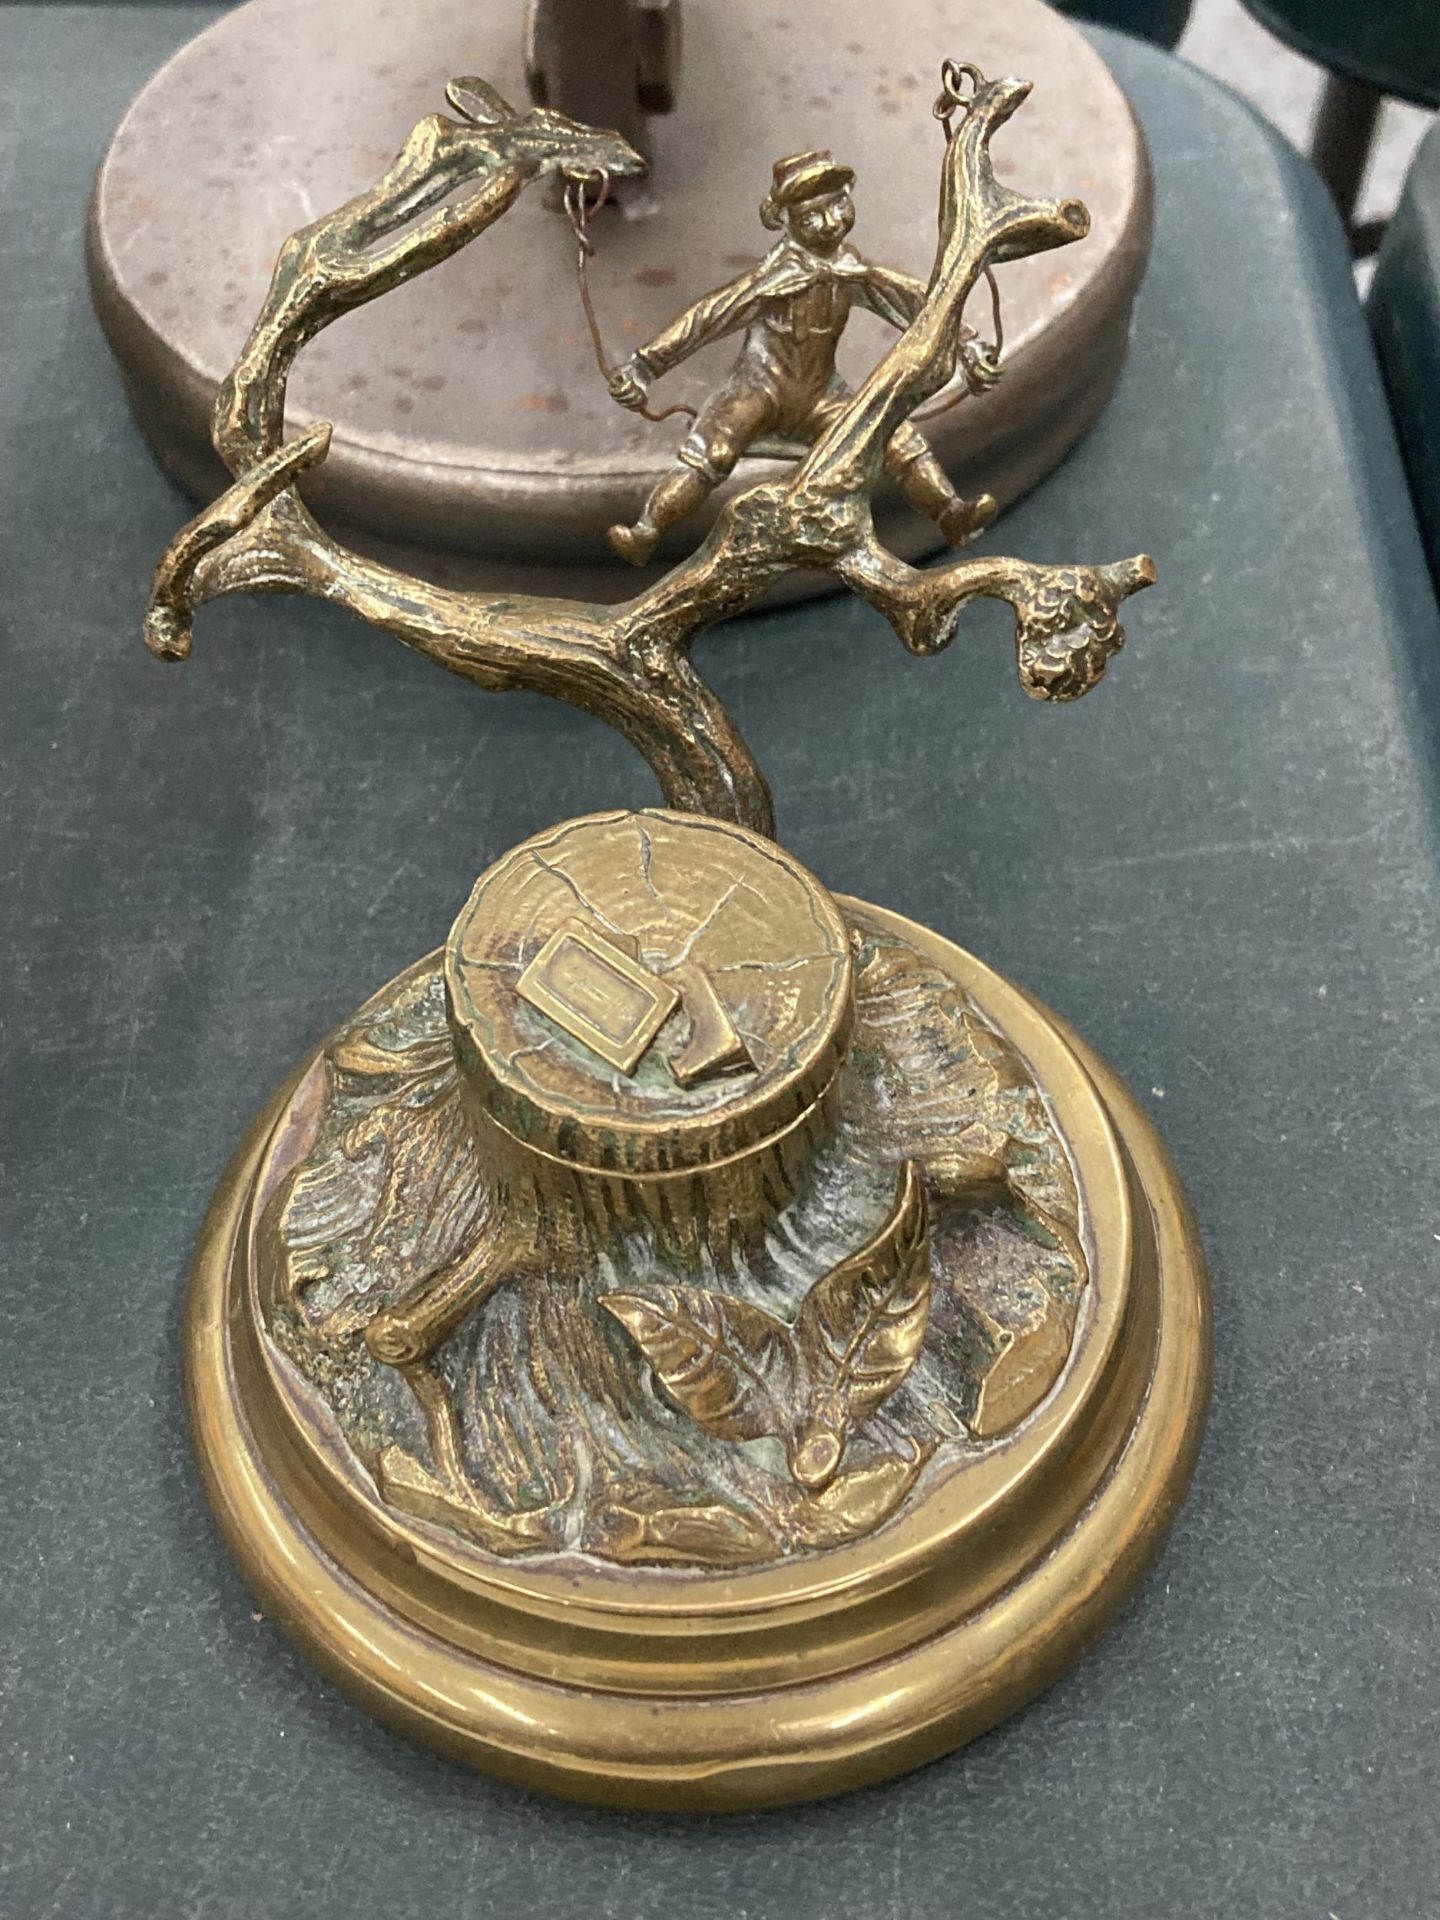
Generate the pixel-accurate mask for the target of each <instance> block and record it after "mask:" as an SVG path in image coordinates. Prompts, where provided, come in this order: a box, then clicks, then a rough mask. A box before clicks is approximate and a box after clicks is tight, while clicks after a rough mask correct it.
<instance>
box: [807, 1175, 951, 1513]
mask: <svg viewBox="0 0 1440 1920" xmlns="http://www.w3.org/2000/svg"><path fill="white" fill-rule="evenodd" d="M929 1320H930V1235H929V1220H928V1213H927V1209H926V1205H925V1189H924V1187H923V1186H922V1185H921V1182H920V1173H919V1169H918V1167H917V1166H916V1164H915V1162H914V1161H913V1160H907V1161H906V1162H905V1164H904V1166H903V1167H902V1168H901V1169H900V1179H899V1182H898V1184H897V1186H896V1189H895V1205H894V1207H893V1208H892V1210H891V1214H890V1218H889V1219H888V1220H887V1221H886V1223H885V1225H884V1226H883V1227H882V1228H881V1229H880V1231H879V1233H878V1234H876V1236H875V1238H874V1239H873V1240H872V1241H871V1242H870V1243H869V1245H868V1246H865V1247H862V1248H861V1249H860V1251H859V1252H858V1253H854V1254H851V1256H850V1258H849V1259H848V1260H842V1261H841V1263H840V1265H839V1266H838V1267H832V1268H831V1270H830V1271H829V1273H827V1274H825V1275H824V1276H823V1277H822V1278H821V1279H819V1280H817V1281H816V1283H815V1285H814V1286H813V1287H812V1288H811V1289H810V1291H809V1293H808V1294H806V1296H805V1299H804V1301H803V1302H802V1303H801V1307H800V1312H799V1315H798V1317H797V1318H796V1322H795V1338H796V1341H797V1343H798V1345H799V1348H800V1351H801V1354H802V1355H803V1357H804V1366H805V1371H806V1374H807V1375H808V1377H809V1380H810V1382H811V1398H810V1403H809V1406H808V1407H807V1410H806V1417H805V1419H804V1421H803V1422H802V1424H801V1426H800V1429H799V1432H798V1433H797V1435H796V1437H795V1440H794V1443H793V1445H792V1447H791V1449H790V1471H791V1472H792V1473H793V1474H794V1476H795V1478H796V1480H798V1481H799V1483H800V1485H801V1486H802V1487H809V1488H811V1489H818V1488H820V1487H824V1486H826V1485H828V1484H829V1482H830V1481H831V1480H832V1479H833V1478H834V1476H835V1472H836V1469H837V1468H838V1467H839V1465H840V1456H841V1454H842V1453H843V1452H844V1450H845V1441H846V1438H847V1436H848V1435H849V1433H850V1431H851V1429H852V1428H853V1427H857V1426H859V1425H860V1424H861V1422H862V1421H864V1420H867V1419H869V1417H870V1415H871V1414H872V1413H874V1411H875V1410H876V1408H877V1407H878V1406H880V1404H881V1402H882V1401H885V1400H888V1399H889V1397H890V1395H891V1394H892V1393H893V1392H894V1391H895V1389H896V1388H897V1387H898V1386H899V1385H900V1383H901V1381H902V1380H903V1379H904V1378H905V1376H906V1374H907V1373H909V1371H910V1369H911V1367H913V1366H914V1364H915V1360H916V1357H917V1356H918V1354H919V1352H920V1347H921V1343H922V1342H923V1341H924V1338H925V1329H926V1327H927V1325H928V1324H929Z"/></svg>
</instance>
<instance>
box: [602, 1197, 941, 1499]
mask: <svg viewBox="0 0 1440 1920" xmlns="http://www.w3.org/2000/svg"><path fill="white" fill-rule="evenodd" d="M600 1304H601V1306H602V1307H604V1308H606V1310H607V1311H608V1312H610V1313H612V1314H613V1315H614V1316H615V1318H616V1319H617V1320H618V1321H619V1322H620V1324H621V1325H622V1326H623V1327H624V1328H625V1330H626V1331H627V1332H628V1333H629V1334H630V1336H631V1338H632V1339H633V1340H634V1341H635V1343H636V1345H637V1346H638V1347H639V1348H640V1350H641V1352H642V1353H643V1354H644V1355H645V1357H646V1359H647V1360H648V1361H649V1362H650V1364H651V1366H652V1367H653V1368H654V1370H655V1374H656V1377H657V1378H658V1380H659V1381H660V1384H661V1385H662V1386H663V1387H664V1389H665V1391H666V1392H667V1393H668V1394H669V1396H670V1398H671V1399H672V1400H673V1401H674V1402H675V1404H676V1406H678V1407H679V1408H680V1409H681V1410H682V1411H683V1412H685V1413H688V1414H689V1416H690V1418H691V1419H692V1420H694V1421H695V1422H696V1423H697V1424H698V1425H699V1426H702V1427H704V1428H705V1430H706V1431H707V1432H708V1433H713V1434H714V1435H715V1436H716V1437H717V1439H721V1440H758V1439H761V1438H763V1437H766V1436H775V1437H778V1438H780V1439H783V1440H784V1442H785V1453H786V1458H787V1460H788V1462H789V1466H790V1471H791V1474H792V1475H793V1477H794V1479H795V1480H796V1482H797V1484H798V1485H800V1486H802V1487H804V1488H805V1489H806V1491H807V1492H810V1493H818V1492H820V1491H821V1490H822V1489H824V1488H825V1487H827V1486H829V1484H830V1483H831V1481H832V1480H833V1479H834V1478H835V1475H836V1473H837V1472H838V1471H839V1467H840V1462H841V1459H842V1457H843V1455H844V1452H845V1447H846V1444H847V1442H848V1441H849V1438H850V1436H851V1434H852V1433H853V1432H854V1430H855V1429H856V1428H857V1427H859V1426H861V1425H863V1423H864V1422H865V1421H866V1420H868V1419H869V1417H870V1415H871V1414H872V1413H874V1412H875V1411H876V1409H877V1408H878V1407H879V1406H880V1405H881V1404H882V1403H883V1402H884V1401H886V1400H888V1399H889V1397H890V1395H891V1394H892V1393H894V1391H895V1389H896V1388H897V1387H898V1386H899V1385H900V1384H901V1382H902V1381H903V1380H904V1379H905V1376H906V1375H907V1374H908V1373H909V1371H910V1369H911V1368H912V1367H913V1366H914V1364H915V1361H916V1359H917V1357H918V1356H919V1353H920V1348H921V1345H922V1343H923V1342H924V1339H925V1329H926V1326H927V1325H928V1324H929V1318H930V1235H929V1223H928V1214H927V1210H926V1204H925V1189H924V1186H923V1185H922V1184H921V1180H920V1172H919V1168H918V1166H917V1165H916V1163H915V1162H914V1161H913V1160H907V1161H906V1162H905V1163H904V1165H903V1166H902V1167H901V1169H900V1177H899V1180H898V1182H897V1185H896V1189H895V1203H894V1205H893V1207H892V1208H891V1210H890V1215H889V1218H888V1219H887V1220H886V1222H885V1224H884V1226H883V1227H881V1229H880V1231H879V1232H878V1233H877V1234H876V1235H875V1237H874V1239H873V1240H871V1241H869V1242H868V1243H867V1244H866V1245H865V1246H863V1247H861V1248H860V1250H859V1252H858V1253H853V1254H851V1255H850V1257H849V1258H848V1259H846V1260H842V1261H841V1262H840V1264H839V1265H838V1266H836V1267H832V1268H831V1269H830V1271H829V1272H828V1273H826V1274H823V1275H822V1276H821V1278H820V1279H819V1280H817V1281H816V1283H815V1285H814V1286H813V1287H812V1288H811V1289H810V1291H809V1293H808V1294H806V1296H805V1298H804V1300H803V1301H802V1302H801V1303H800V1311H799V1313H798V1314H797V1315H796V1318H795V1322H794V1324H793V1325H789V1324H787V1323H786V1322H785V1321H783V1320H780V1319H777V1318H776V1316H775V1315H774V1314H772V1313H768V1312H767V1311H766V1310H765V1309H764V1308H763V1307H758V1306H756V1305H754V1304H753V1303H752V1302H750V1301H748V1300H737V1299H733V1298H731V1297H730V1296H729V1295H726V1294H721V1293H714V1292H712V1291H710V1290H709V1289H708V1288H705V1287H663V1288H657V1289H656V1291H655V1292H654V1293H645V1294H642V1293H609V1294H602V1295H601V1298H600Z"/></svg>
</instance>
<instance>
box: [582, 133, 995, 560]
mask: <svg viewBox="0 0 1440 1920" xmlns="http://www.w3.org/2000/svg"><path fill="white" fill-rule="evenodd" d="M854 179H855V170H854V168H853V167H846V166H841V165H839V164H837V162H836V161H835V160H834V159H833V158H832V157H831V155H830V154H829V153H828V152H823V151H819V150H816V151H812V152H809V153H796V154H791V155H790V156H789V157H788V158H786V159H784V160H777V161H776V162H775V167H774V178H773V181H772V184H771V188H770V192H769V193H768V194H767V195H766V197H765V199H764V200H763V201H762V202H761V205H760V218H761V220H762V221H763V223H764V224H765V225H766V226H767V227H769V228H771V229H772V230H777V231H780V232H781V234H782V237H781V239H780V240H779V241H778V242H777V244H776V245H775V246H773V247H772V248H771V249H770V251H769V253H767V254H766V255H765V257H764V259H763V260H760V261H757V263H756V264H755V266H753V267H752V268H751V269H750V271H749V272H748V273H742V274H741V275H740V277H739V278H738V279H737V280H732V281H731V282H730V284H729V285H728V286H724V287H717V288H716V290H715V292H714V293H707V294H706V295H705V296H704V298H703V299H700V300H697V301H696V302H695V304H694V306H692V307H689V308H687V309H686V311H685V312H684V313H682V314H681V315H680V316H679V318H678V319H676V320H672V321H671V323H670V325H669V326H668V327H666V328H665V329H664V331H663V332H661V333H658V334H656V336H655V338H654V339H653V340H651V341H649V342H647V344H646V345H645V346H643V347H640V348H638V349H637V350H636V352H635V353H633V354H632V355H631V356H630V358H629V359H628V360H627V361H626V362H625V363H624V364H623V365H622V366H619V367H617V368H616V370H615V372H614V374H613V375H612V376H611V380H610V392H611V395H612V396H613V398H614V399H616V400H618V401H619V402H620V404H621V405H622V406H625V407H642V406H644V404H645V401H646V396H647V394H648V391H649V387H650V382H651V381H652V380H654V379H657V378H658V377H659V376H660V375H661V374H663V373H668V372H669V370H670V368H671V367H675V366H678V365H679V364H680V362H681V361H682V360H687V359H689V357H690V355H691V354H692V353H695V352H696V351H697V350H698V349H699V348H701V347H703V346H707V345H708V344H709V343H710V342H711V341H712V340H719V339H720V338H722V336H723V335H725V334H727V333H735V332H738V331H739V329H740V328H742V327H743V328H744V329H745V344H744V346H743V347H742V348H741V351H740V357H739V359H738V360H737V361H736V363H735V366H734V369H733V371H732V372H731V374H730V377H729V379H728V380H726V382H725V384H724V386H722V387H721V388H720V389H719V391H718V392H716V393H713V394H712V395H711V396H710V398H709V399H708V400H707V401H706V402H705V405H704V406H703V407H702V408H701V410H700V414H699V417H698V418H697V419H696V421H695V423H694V425H693V426H692V427H691V429H690V431H689V433H687V434H686V436H685V439H684V441H683V442H682V443H681V446H680V450H679V455H678V464H677V465H676V467H675V468H674V470H673V471H672V472H670V473H667V474H666V475H665V476H664V478H663V479H662V480H660V481H659V482H657V484H656V486H655V488H654V490H653V491H652V493H651V495H650V498H649V499H648V500H647V501H646V502H645V507H644V511H643V512H642V513H641V515H640V518H639V519H638V520H637V521H636V522H635V524H634V526H629V527H627V526H616V527H611V529H610V544H611V546H612V547H613V548H614V549H615V551H616V552H617V553H618V554H619V555H620V556H621V557H622V558H623V559H625V560H630V561H632V562H633V563H634V564H635V565H636V566H637V567H638V566H643V565H644V564H645V562H646V561H647V560H648V559H649V558H650V556H651V555H652V554H653V553H654V551H655V547H656V544H657V542H658V541H659V539H660V536H661V534H662V533H663V532H664V531H665V529H666V528H667V527H672V526H674V525H675V523H676V522H677V521H679V520H683V519H684V518H685V517H686V515H687V514H690V513H693V512H694V511H695V509H696V508H697V507H698V506H699V505H700V503H701V501H702V500H704V498H705V496H706V495H707V494H708V493H709V492H710V491H711V490H712V488H714V487H717V486H718V485H719V484H720V482H721V481H722V480H723V479H724V478H725V476H726V475H727V474H728V473H729V472H730V470H731V469H732V468H733V467H734V465H735V462H736V461H737V460H738V459H739V458H740V455H741V454H742V453H743V452H744V451H745V449H746V448H747V447H749V446H751V445H753V443H754V442H755V441H756V440H758V439H759V438H760V437H761V436H762V435H768V434H781V435H783V436H785V437H786V438H787V439H792V440H799V441H802V442H804V443H806V444H813V442H814V441H816V440H818V439H819V437H820V435H821V434H822V433H824V431H825V429H826V428H827V427H828V426H829V425H830V423H831V421H832V420H833V419H834V418H835V416H836V414H837V413H839V412H840V410H841V409H842V408H843V407H844V405H845V404H846V402H847V401H848V400H849V398H850V392H851V390H850V388H849V387H847V386H846V385H845V383H844V381H843V380H841V378H840V376H839V374H838V373H837V372H836V371H835V349H836V347H837V346H838V344H839V341H840V335H841V333H842V331H843V330H844V326H845V322H846V320H847V319H848V318H849V315H850V309H851V307H852V306H853V305H854V304H855V302H856V301H857V300H858V301H859V302H860V303H861V304H862V305H863V306H867V307H869V308H870V309H871V311H872V312H874V313H878V314H879V315H880V317H881V318H882V319H883V320H888V321H889V322H890V324H891V325H892V326H894V327H899V328H904V327H908V326H909V325H910V323H911V321H912V320H913V319H914V318H915V316H916V314H917V313H918V312H919V310H920V308H921V306H922V304H923V303H924V299H925V288H924V286H923V285H922V283H921V282H920V281H919V280H917V279H915V278H914V276H913V275H912V274H908V273H899V272H897V271H895V270H894V269H893V268H890V267H876V266H872V265H871V264H870V262H869V261H867V260H863V259H862V258H861V257H860V255H859V254H858V253H856V252H855V250H854V248H853V247H848V246H846V244H845V238H846V235H847V234H848V233H849V231H850V229H851V227H852V226H854V224H855V204H854V202H853V200H852V199H851V197H850V189H851V186H852V184H853V182H854ZM974 341H975V335H974V333H973V332H971V331H970V329H969V328H967V329H966V330H965V335H964V344H963V346H962V348H961V358H962V364H963V366H964V369H965V374H966V378H967V381H968V383H969V386H970V390H971V391H972V392H978V391H980V390H981V389H982V388H985V387H989V386H993V385H994V383H995V381H996V380H997V379H998V378H999V377H1000V370H999V368H998V367H997V366H996V365H995V364H994V362H993V361H991V360H990V359H988V358H987V357H986V355H985V354H984V352H983V351H982V350H981V349H980V348H979V347H977V346H976V345H975V344H974ZM885 470H886V472H887V473H889V474H890V475H891V476H892V477H893V478H894V479H895V480H896V481H897V482H898V484H899V487H900V491H901V492H902V493H903V494H904V496H905V498H906V499H907V500H908V501H909V502H910V504H911V506H913V507H915V508H916V509H917V510H918V511H919V512H921V513H923V514H926V515H928V516H929V518H930V519H932V520H933V521H934V522H935V524H936V525H937V526H938V527H939V529H940V531H941V533H943V534H944V536H945V538H946V539H947V540H948V541H949V542H950V544H951V545H952V546H957V547H960V546H965V545H967V544H968V543H969V541H971V540H972V539H974V537H975V535H976V534H977V533H979V532H981V531H982V530H983V529H984V528H985V527H987V526H989V524H990V522H991V521H992V520H993V519H994V518H995V501H994V499H993V497H992V496H991V495H990V494H988V493H982V494H981V495H980V497H979V499H978V500H962V499H961V498H960V496H959V495H958V494H957V493H956V492H955V489H954V488H953V487H952V486H951V485H950V482H949V480H948V479H947V478H946V475H945V470H944V468H943V467H942V466H941V465H940V463H939V461H938V460H937V459H936V458H935V456H934V454H933V453H932V452H931V451H930V447H929V444H928V443H927V441H926V440H925V438H924V436H923V435H922V434H921V433H919V432H918V431H917V430H916V429H915V428H914V427H913V426H911V424H910V423H909V421H908V420H907V421H903V422H902V423H901V425H900V426H899V427H897V428H896V430H895V433H894V435H893V436H892V438H891V440H890V444H889V446H888V447H887V448H886V450H885Z"/></svg>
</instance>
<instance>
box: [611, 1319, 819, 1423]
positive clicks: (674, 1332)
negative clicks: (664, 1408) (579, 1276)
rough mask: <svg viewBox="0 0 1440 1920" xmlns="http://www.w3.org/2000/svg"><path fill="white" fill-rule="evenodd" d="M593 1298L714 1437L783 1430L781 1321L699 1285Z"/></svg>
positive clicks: (785, 1390) (793, 1366) (790, 1377)
mask: <svg viewBox="0 0 1440 1920" xmlns="http://www.w3.org/2000/svg"><path fill="white" fill-rule="evenodd" d="M600 1304H601V1306H602V1307H605V1308H606V1309H607V1310H608V1311H609V1312H610V1313H612V1314H614V1316H615V1318H616V1319H617V1320H618V1321H619V1322H620V1324H621V1326H622V1327H624V1328H625V1330H626V1332H627V1333H628V1334H629V1335H630V1337H631V1338H632V1339H633V1340H634V1341H635V1344H636V1345H637V1346H638V1347H639V1348H640V1350H641V1352H642V1353H643V1354H644V1355H645V1358H646V1359H647V1360H648V1361H649V1362H650V1364H651V1366H652V1367H653V1368H654V1369H655V1374H656V1377H657V1378H658V1379H659V1381H660V1383H661V1385H662V1386H663V1387H664V1388H665V1391H666V1392H667V1393H668V1394H669V1395H670V1398H671V1399H672V1400H673V1401H674V1402H675V1404H676V1406H678V1407H679V1408H681V1410H682V1411H683V1412H685V1413H688V1414H689V1416H690V1418H691V1419H692V1420H694V1421H696V1422H698V1424H699V1425H700V1426H702V1427H704V1428H705V1430H706V1431H707V1432H708V1433H713V1434H715V1435H716V1436H717V1438H719V1439H721V1440H758V1439H760V1438H761V1437H762V1435H765V1434H775V1433H783V1432H784V1431H785V1428H786V1427H787V1425H788V1424H789V1421H790V1418H791V1416H790V1414H789V1412H788V1410H787V1407H788V1403H789V1402H790V1400H791V1398H792V1396H793V1394H794V1392H795V1388H796V1384H797V1381H796V1371H797V1361H798V1357H799V1356H798V1353H797V1350H796V1348H795V1344H794V1336H793V1334H792V1332H791V1330H790V1328H789V1327H788V1326H786V1324H785V1322H784V1321H783V1320H777V1319H776V1318H775V1316H774V1314H772V1313H767V1312H766V1311H765V1309H764V1308H763V1307H757V1306H753V1305H752V1304H751V1303H750V1302H749V1301H748V1300H734V1299H731V1298H729V1297H728V1296H727V1295H726V1294H723V1293H712V1292H710V1291H709V1290H708V1289H707V1288H705V1287H665V1288H662V1289H658V1290H657V1291H656V1293H655V1294H653V1295H650V1294H640V1293H607V1294H602V1295H601V1297H600Z"/></svg>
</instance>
